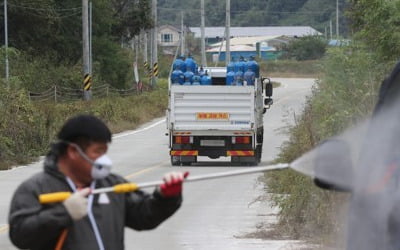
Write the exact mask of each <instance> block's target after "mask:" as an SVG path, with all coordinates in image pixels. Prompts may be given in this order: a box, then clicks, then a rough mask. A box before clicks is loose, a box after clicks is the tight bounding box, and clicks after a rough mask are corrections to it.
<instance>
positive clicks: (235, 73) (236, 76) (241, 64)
mask: <svg viewBox="0 0 400 250" xmlns="http://www.w3.org/2000/svg"><path fill="white" fill-rule="evenodd" d="M226 70H227V74H226V85H233V86H243V85H254V82H255V78H258V77H260V67H259V66H258V63H257V62H256V61H255V60H254V56H250V58H249V61H248V62H246V61H245V60H244V58H243V57H242V56H241V57H240V59H239V61H237V62H235V60H234V58H232V61H231V62H230V63H229V64H228V65H227V68H226Z"/></svg>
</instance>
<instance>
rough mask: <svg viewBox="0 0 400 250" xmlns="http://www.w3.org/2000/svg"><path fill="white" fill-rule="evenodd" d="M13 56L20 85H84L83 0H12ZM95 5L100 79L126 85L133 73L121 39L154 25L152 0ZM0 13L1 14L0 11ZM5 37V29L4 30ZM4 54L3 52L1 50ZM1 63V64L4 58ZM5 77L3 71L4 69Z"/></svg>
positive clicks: (96, 60)
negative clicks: (14, 52) (15, 53)
mask: <svg viewBox="0 0 400 250" xmlns="http://www.w3.org/2000/svg"><path fill="white" fill-rule="evenodd" d="M8 3H9V5H8V6H9V8H8V14H9V15H8V17H9V19H8V28H9V29H8V31H9V41H10V42H9V44H10V46H11V47H13V48H15V51H17V52H18V53H19V54H18V55H16V56H14V55H11V58H10V69H11V77H12V78H14V84H17V85H18V87H28V88H29V89H31V90H34V91H40V90H42V89H48V88H49V87H50V86H51V85H55V84H57V85H69V86H70V87H77V86H81V85H82V72H81V71H82V66H81V64H82V3H81V2H80V1H76V0H18V1H17V0H9V2H8ZM92 3H93V65H94V74H95V77H96V81H97V82H99V81H100V82H105V83H108V84H110V85H112V86H114V87H117V88H122V87H125V86H126V85H127V82H128V81H127V79H128V78H127V77H128V76H129V74H130V73H131V71H130V64H131V63H130V60H131V58H129V55H128V53H126V51H124V50H123V49H121V48H120V46H119V45H120V43H121V39H122V40H127V39H128V38H131V37H133V36H134V35H137V34H138V33H139V32H140V30H141V29H149V28H151V27H152V25H153V21H152V19H151V13H150V1H146V0H138V1H135V0H112V1H110V0H96V1H92ZM0 16H1V17H2V19H3V20H4V17H3V16H2V12H1V13H0ZM0 39H1V40H4V32H0ZM2 53H3V52H2ZM0 63H1V64H3V62H0ZM1 75H4V71H2V72H1Z"/></svg>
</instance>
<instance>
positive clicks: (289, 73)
mask: <svg viewBox="0 0 400 250" xmlns="http://www.w3.org/2000/svg"><path fill="white" fill-rule="evenodd" d="M321 67H322V65H321V60H309V61H296V60H274V61H264V62H261V63H260V68H261V74H262V75H263V76H268V77H281V78H318V77H320V72H321Z"/></svg>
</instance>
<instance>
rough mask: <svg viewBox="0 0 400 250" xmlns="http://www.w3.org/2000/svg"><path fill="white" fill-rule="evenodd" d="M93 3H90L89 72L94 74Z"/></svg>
mask: <svg viewBox="0 0 400 250" xmlns="http://www.w3.org/2000/svg"><path fill="white" fill-rule="evenodd" d="M92 48H93V4H92V1H90V3H89V72H90V75H93V50H92Z"/></svg>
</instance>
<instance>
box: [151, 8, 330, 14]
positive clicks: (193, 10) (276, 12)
mask: <svg viewBox="0 0 400 250" xmlns="http://www.w3.org/2000/svg"><path fill="white" fill-rule="evenodd" d="M158 9H159V10H162V11H171V12H175V13H179V12H180V11H183V12H184V13H192V12H196V13H198V12H199V10H198V9H177V8H166V7H164V8H163V7H159V8H158ZM326 12H327V11H268V10H231V13H236V14H241V13H243V14H249V13H262V14H304V15H308V14H324V13H326Z"/></svg>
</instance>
